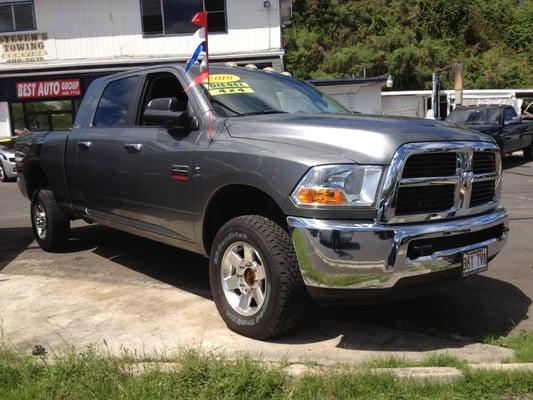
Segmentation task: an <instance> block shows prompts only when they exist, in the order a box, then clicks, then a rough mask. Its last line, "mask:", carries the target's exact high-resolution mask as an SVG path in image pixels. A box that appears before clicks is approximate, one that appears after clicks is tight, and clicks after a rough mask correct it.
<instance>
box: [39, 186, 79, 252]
mask: <svg viewBox="0 0 533 400" xmlns="http://www.w3.org/2000/svg"><path fill="white" fill-rule="evenodd" d="M43 213H44V214H43ZM43 217H44V225H43ZM31 223H32V228H33V234H34V236H35V239H36V240H37V243H38V244H39V246H40V247H41V248H42V249H43V250H45V251H50V252H55V251H60V250H63V249H64V248H65V246H66V244H67V242H68V239H69V236H70V219H69V218H68V216H67V215H65V213H64V212H63V211H61V209H60V208H59V205H58V204H57V202H56V199H55V196H54V193H53V192H52V190H50V189H49V188H44V189H38V191H37V192H36V193H35V195H34V196H33V200H32V202H31ZM43 227H44V230H43V229H42V228H43Z"/></svg>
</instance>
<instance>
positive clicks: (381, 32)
mask: <svg viewBox="0 0 533 400" xmlns="http://www.w3.org/2000/svg"><path fill="white" fill-rule="evenodd" d="M518 3H520V2H517V1H516V0H471V1H464V0H357V1H356V0H295V1H294V21H293V25H292V26H291V27H289V28H286V29H285V30H284V38H285V48H286V50H287V58H286V61H287V68H288V70H289V71H291V72H293V73H295V75H296V76H297V77H299V78H304V79H309V78H315V79H317V78H327V77H339V78H340V77H350V76H354V75H355V76H361V75H363V71H366V73H367V75H386V74H392V75H393V76H394V77H395V82H396V84H395V88H396V89H423V88H429V87H431V75H432V72H434V71H441V76H442V78H443V81H444V85H445V86H446V87H451V85H452V84H453V76H452V66H453V64H454V63H455V62H458V61H459V62H463V63H464V65H465V71H466V77H465V79H466V84H467V87H471V88H501V87H519V86H521V87H527V86H532V85H533V68H532V66H533V45H532V43H531V42H532V40H533V0H524V1H522V2H521V5H519V4H518Z"/></svg>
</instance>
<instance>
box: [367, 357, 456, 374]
mask: <svg viewBox="0 0 533 400" xmlns="http://www.w3.org/2000/svg"><path fill="white" fill-rule="evenodd" d="M362 366H363V368H407V367H454V368H458V369H461V370H465V369H466V368H467V364H466V363H465V362H463V361H460V360H459V359H458V358H457V357H454V356H451V355H449V354H444V353H442V354H431V355H429V356H427V357H425V358H424V359H423V360H421V361H418V362H417V361H411V360H408V359H405V358H400V357H393V356H391V357H385V358H375V359H372V360H370V361H368V362H366V363H364V364H363V365H362Z"/></svg>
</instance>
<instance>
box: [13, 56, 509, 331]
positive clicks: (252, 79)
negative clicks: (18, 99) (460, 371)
mask: <svg viewBox="0 0 533 400" xmlns="http://www.w3.org/2000/svg"><path fill="white" fill-rule="evenodd" d="M195 72H196V73H197V71H193V73H192V74H191V73H190V72H189V73H188V74H186V73H185V72H184V68H183V66H181V65H173V66H161V67H154V68H145V69H138V70H132V71H129V72H126V73H120V74H116V75H112V76H107V77H104V78H101V79H99V80H97V81H95V82H94V83H93V84H92V85H91V87H90V88H89V90H88V92H87V93H86V95H85V97H84V99H83V101H82V103H81V107H80V109H79V112H78V115H77V117H76V121H75V126H74V127H73V129H72V130H70V131H68V132H43V133H32V134H28V135H26V136H24V137H22V138H21V139H20V140H19V141H18V142H17V146H16V149H17V169H18V171H19V174H18V184H19V186H20V190H21V191H22V193H23V194H24V195H25V196H26V197H27V198H28V199H31V220H32V224H33V229H34V233H35V237H36V240H37V242H38V243H39V245H40V246H41V247H42V248H43V249H45V250H48V251H55V250H59V249H61V248H63V247H64V246H65V245H66V244H67V240H68V237H69V228H70V221H71V220H75V219H83V220H85V221H87V222H96V223H100V224H103V225H106V226H109V227H112V228H116V229H120V230H123V231H126V232H130V233H132V234H135V235H139V236H143V237H145V238H149V239H153V240H157V241H160V242H163V243H166V244H169V245H171V246H175V247H179V248H182V249H186V250H189V251H192V252H196V253H199V254H202V255H204V256H206V257H209V259H210V264H209V265H210V266H209V273H210V284H211V289H212V293H213V297H214V300H215V303H216V305H217V307H218V310H219V312H220V314H221V316H222V318H223V319H224V320H225V322H226V324H227V325H228V327H229V328H231V329H232V330H234V331H236V332H239V333H241V334H243V335H247V336H250V337H254V338H260V339H266V338H270V337H274V336H277V335H280V334H283V333H285V332H287V331H288V330H290V329H291V328H294V327H296V326H297V325H298V323H299V322H300V321H301V320H302V318H303V316H304V315H305V310H306V307H307V305H308V304H309V301H310V300H314V301H315V302H318V303H320V304H326V305H335V304H341V305H348V304H351V303H354V302H362V301H364V302H368V301H377V300H378V299H383V297H384V296H385V298H388V297H389V296H390V298H391V299H392V298H397V297H404V296H419V295H421V294H424V293H427V292H428V291H429V290H433V289H434V288H435V287H437V286H439V285H440V284H442V283H445V282H451V281H454V280H457V279H459V278H461V277H464V276H467V275H471V274H474V273H478V272H481V271H484V270H486V269H487V267H488V262H489V261H490V260H491V259H492V258H493V257H495V256H496V255H497V254H498V252H499V251H500V250H501V249H502V247H503V246H504V244H505V242H506V239H507V234H508V233H507V232H508V224H507V216H506V212H505V210H504V209H503V207H502V206H501V204H500V188H501V183H502V182H501V176H502V171H501V153H500V149H499V148H498V146H497V145H496V144H495V143H494V141H493V140H492V139H491V138H489V137H488V136H485V135H482V134H480V133H477V132H474V131H470V130H467V129H461V128H458V127H455V126H453V125H449V124H447V123H443V122H436V121H428V120H418V119H407V118H383V117H378V116H364V115H353V114H351V113H349V112H348V111H347V110H346V109H344V108H343V107H342V106H341V105H339V104H338V103H336V102H335V101H334V100H332V99H330V98H328V97H327V96H325V95H324V94H322V93H320V92H319V91H317V90H316V89H315V88H314V87H312V86H311V85H309V84H307V83H304V82H301V81H298V80H296V79H293V78H291V77H287V76H283V75H281V74H276V73H267V72H262V71H251V70H248V69H246V68H230V67H213V68H212V69H211V78H210V82H209V84H207V83H205V82H204V83H203V84H198V85H191V82H192V77H193V76H195ZM184 88H185V89H184ZM147 256H149V255H147ZM180 273H181V274H183V273H186V269H185V266H180V265H179V260H176V274H180Z"/></svg>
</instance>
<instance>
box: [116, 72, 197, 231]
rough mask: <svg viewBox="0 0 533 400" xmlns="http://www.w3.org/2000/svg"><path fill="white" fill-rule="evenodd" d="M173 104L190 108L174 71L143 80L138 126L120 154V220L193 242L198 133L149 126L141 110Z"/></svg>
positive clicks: (190, 111)
mask: <svg viewBox="0 0 533 400" xmlns="http://www.w3.org/2000/svg"><path fill="white" fill-rule="evenodd" d="M158 98H173V99H177V104H178V108H179V109H180V111H186V110H187V111H188V112H189V113H190V114H191V115H192V113H193V109H192V107H191V104H190V102H189V99H188V97H187V94H186V93H185V92H184V91H183V85H182V84H181V83H180V81H179V79H178V76H177V75H176V71H174V70H171V69H169V70H161V71H158V72H154V73H150V74H147V75H146V76H145V79H144V89H143V95H142V97H141V101H140V103H139V106H138V110H137V120H136V123H135V124H134V125H133V126H131V127H130V128H129V129H128V132H127V140H126V147H128V146H129V147H128V149H127V151H126V152H125V154H124V160H123V170H124V173H125V176H126V177H125V181H124V182H125V185H124V196H123V199H124V211H123V212H124V216H125V217H127V218H130V219H131V220H133V221H134V223H135V224H137V225H138V227H139V228H142V229H145V230H150V231H153V232H155V233H159V234H162V235H166V236H170V237H174V238H177V239H181V240H185V241H189V242H192V241H193V240H194V232H193V179H192V178H193V176H192V175H193V174H192V173H193V171H192V169H193V150H194V146H195V142H196V139H197V137H198V134H199V131H197V130H190V129H179V128H169V127H165V126H162V125H156V124H150V123H148V122H146V121H145V120H144V119H143V111H144V110H145V108H146V106H147V105H148V103H149V102H150V101H151V100H153V99H158Z"/></svg>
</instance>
